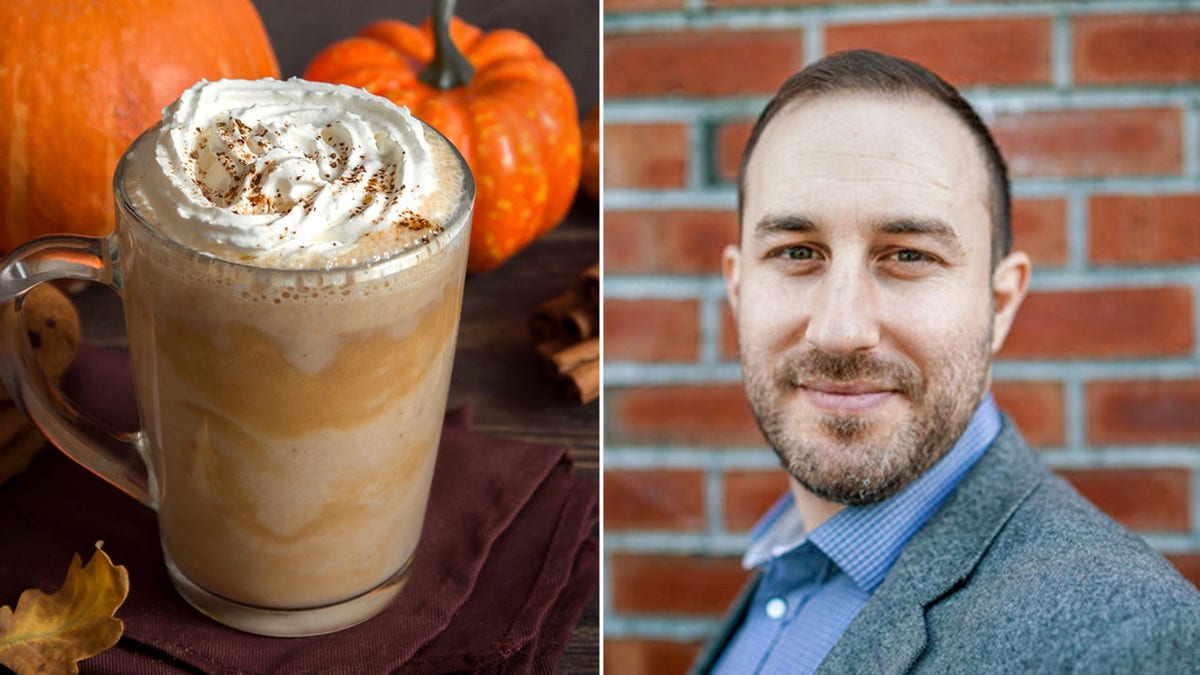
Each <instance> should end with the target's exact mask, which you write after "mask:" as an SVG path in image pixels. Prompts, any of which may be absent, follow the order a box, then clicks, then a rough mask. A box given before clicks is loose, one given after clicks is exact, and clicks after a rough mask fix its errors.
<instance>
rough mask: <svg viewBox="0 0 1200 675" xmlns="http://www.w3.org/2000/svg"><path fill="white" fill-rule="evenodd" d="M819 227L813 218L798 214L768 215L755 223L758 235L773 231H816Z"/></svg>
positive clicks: (755, 231) (755, 230)
mask: <svg viewBox="0 0 1200 675" xmlns="http://www.w3.org/2000/svg"><path fill="white" fill-rule="evenodd" d="M818 229H820V228H818V227H817V224H816V223H814V222H813V221H812V220H809V219H808V218H806V217H804V216H797V215H786V216H772V215H767V216H763V218H762V219H761V220H759V221H758V222H757V223H755V224H754V233H755V234H757V235H763V234H770V233H773V232H816V231H817V230H818Z"/></svg>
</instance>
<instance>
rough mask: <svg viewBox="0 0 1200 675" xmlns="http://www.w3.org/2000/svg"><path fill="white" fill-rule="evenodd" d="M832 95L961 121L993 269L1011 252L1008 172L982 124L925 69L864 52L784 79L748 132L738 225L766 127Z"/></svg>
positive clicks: (830, 58)
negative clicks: (986, 188)
mask: <svg viewBox="0 0 1200 675" xmlns="http://www.w3.org/2000/svg"><path fill="white" fill-rule="evenodd" d="M837 93H877V94H885V95H889V96H914V95H920V94H925V95H927V96H930V97H932V98H933V99H934V100H935V101H937V102H939V103H941V104H943V105H945V106H946V107H947V108H949V109H950V111H951V112H953V113H954V115H955V117H957V118H958V119H960V120H962V122H963V123H964V124H966V125H967V129H968V130H970V132H971V135H972V136H974V137H975V140H976V141H978V143H979V146H980V149H981V150H983V155H984V160H985V161H986V163H987V170H988V177H989V183H990V193H991V194H990V195H989V197H990V200H991V210H992V265H993V266H995V265H996V264H997V263H998V262H999V261H1000V260H1001V259H1002V258H1003V257H1004V256H1006V255H1008V253H1009V251H1011V250H1012V223H1011V213H1012V195H1011V193H1010V189H1009V182H1008V167H1007V165H1005V163H1004V157H1003V156H1001V154H1000V149H999V148H998V147H997V146H996V141H995V140H993V139H992V134H991V132H989V131H988V128H987V126H986V125H984V123H983V120H981V119H980V118H979V115H978V114H977V113H976V112H975V109H974V108H972V107H971V104H970V103H968V102H967V101H966V99H964V98H963V97H962V95H961V94H959V93H958V90H957V89H955V88H954V87H953V86H951V85H950V84H949V83H947V82H946V81H945V80H943V79H942V78H940V77H938V76H937V75H935V74H934V73H933V72H931V71H930V70H929V69H927V68H925V67H924V66H921V65H920V64H917V63H914V62H912V61H908V60H906V59H902V58H898V57H895V56H889V55H887V54H881V53H879V52H874V51H870V50H867V49H855V50H851V51H844V52H838V53H836V54H831V55H829V56H826V57H825V58H823V59H821V60H820V61H817V62H816V63H813V64H812V65H810V66H808V67H806V68H805V69H804V70H801V71H800V72H798V73H796V74H795V75H793V76H791V77H790V78H788V81H787V82H784V83H783V86H782V87H780V88H779V91H778V92H776V94H775V97H774V98H772V99H771V101H770V102H769V103H767V107H766V108H764V109H763V111H762V113H761V114H760V115H759V116H758V120H757V121H756V122H755V123H754V128H753V129H752V130H751V131H750V139H749V140H748V141H746V149H745V150H744V151H743V152H742V163H741V166H740V167H739V168H738V220H739V221H740V220H741V217H742V207H743V205H744V203H745V193H746V165H747V164H748V163H749V162H750V155H751V154H752V153H753V152H754V147H755V146H756V145H757V144H758V139H759V136H761V135H762V132H763V129H765V128H766V126H767V124H768V123H769V122H770V121H771V120H772V119H773V118H774V117H775V115H776V114H778V113H779V111H780V110H782V109H783V108H784V106H786V105H787V104H788V103H790V102H792V101H794V100H796V99H798V98H801V97H805V96H813V97H815V96H821V95H824V94H837Z"/></svg>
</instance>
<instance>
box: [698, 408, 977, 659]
mask: <svg viewBox="0 0 1200 675" xmlns="http://www.w3.org/2000/svg"><path fill="white" fill-rule="evenodd" d="M999 433H1000V412H999V410H997V408H996V403H995V401H994V400H993V398H992V396H991V394H990V393H989V394H988V395H987V396H986V397H985V398H984V400H983V402H982V403H980V404H979V408H978V409H977V410H976V411H975V414H974V415H973V416H972V417H971V421H970V422H969V423H968V424H967V428H966V429H965V430H964V431H963V433H962V436H960V437H959V439H958V441H957V442H956V443H955V444H954V447H953V448H951V449H950V452H949V453H947V454H946V456H945V457H943V458H942V459H941V460H939V461H938V462H937V463H936V464H934V465H933V467H932V468H930V469H929V470H928V471H926V472H925V473H924V474H923V475H922V476H921V477H920V478H918V479H917V480H915V481H913V483H912V484H910V485H909V486H908V487H906V488H904V489H903V490H901V491H900V492H898V493H896V494H895V495H892V496H891V497H889V498H887V499H885V500H883V501H881V502H878V503H875V504H867V505H863V506H848V507H846V508H844V509H842V510H841V511H839V512H838V513H837V514H835V515H834V516H833V517H832V518H830V519H829V520H827V521H825V522H824V523H822V524H821V526H820V527H818V528H817V529H815V530H813V531H812V532H811V533H806V532H805V531H804V524H803V523H802V522H801V520H800V514H799V512H797V510H796V509H795V507H794V504H793V502H792V495H791V493H790V492H789V493H788V494H786V495H785V496H784V497H783V498H782V499H780V500H779V502H777V503H776V504H775V506H773V507H772V508H771V510H770V511H769V512H768V513H767V515H765V516H764V517H763V518H762V520H760V521H759V523H758V524H757V525H756V526H755V527H754V530H753V531H752V532H751V535H750V547H749V549H747V551H746V555H745V557H744V558H743V559H742V564H743V566H744V567H746V568H747V569H752V568H755V567H761V568H762V570H761V578H760V581H759V584H758V588H757V589H756V591H755V594H754V597H753V598H752V600H751V602H750V606H749V608H748V610H747V613H746V617H745V619H744V620H743V621H742V624H741V626H740V627H739V628H738V629H737V632H736V633H735V634H734V636H733V638H732V639H731V640H730V641H729V644H728V645H727V646H726V649H725V652H724V653H723V654H722V655H721V658H720V660H719V661H718V662H717V667H716V669H715V670H714V672H716V673H722V674H725V673H736V674H742V673H760V672H761V673H812V672H814V671H815V670H816V669H817V667H818V666H820V665H821V661H823V660H824V659H825V656H826V655H827V654H829V651H830V650H832V649H833V646H834V645H835V644H837V641H838V640H839V639H840V638H841V637H842V633H844V632H845V631H846V628H847V627H849V626H850V622H852V621H854V617H856V616H858V612H859V610H861V609H862V608H863V605H865V604H867V600H869V599H870V598H871V593H873V592H874V591H875V589H876V588H877V587H878V586H879V584H880V583H882V582H883V578H884V577H885V576H887V573H888V570H890V569H891V568H892V564H893V563H895V562H896V558H898V557H900V552H901V551H903V550H904V546H905V544H907V543H908V540H909V539H911V538H912V536H913V535H914V534H916V532H917V530H919V529H921V526H922V525H924V524H925V522H926V521H927V520H929V517H930V516H932V515H933V513H934V512H935V511H937V509H938V507H939V506H941V504H942V502H943V501H944V500H945V499H946V497H947V496H948V495H949V494H950V493H951V492H952V491H953V490H954V488H955V487H956V486H957V485H958V483H959V481H960V480H962V477H963V476H965V475H966V473H967V471H968V470H969V469H970V468H971V466H972V465H974V464H975V460H977V459H979V458H980V457H981V456H983V453H984V452H985V451H986V450H987V449H988V447H989V446H990V445H991V444H992V441H994V440H995V439H996V436H997V435H998V434H999Z"/></svg>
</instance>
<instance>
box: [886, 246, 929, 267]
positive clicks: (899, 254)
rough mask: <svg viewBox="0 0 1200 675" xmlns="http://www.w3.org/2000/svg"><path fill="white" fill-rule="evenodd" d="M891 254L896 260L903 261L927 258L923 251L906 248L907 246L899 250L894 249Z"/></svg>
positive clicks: (925, 259) (909, 261) (923, 260)
mask: <svg viewBox="0 0 1200 675" xmlns="http://www.w3.org/2000/svg"><path fill="white" fill-rule="evenodd" d="M892 255H894V256H895V257H896V260H897V261H898V262H903V263H916V262H925V261H927V260H929V257H928V256H926V255H925V254H924V253H921V252H920V251H914V250H912V249H907V248H906V249H902V250H900V251H896V252H895V253H893V254H892Z"/></svg>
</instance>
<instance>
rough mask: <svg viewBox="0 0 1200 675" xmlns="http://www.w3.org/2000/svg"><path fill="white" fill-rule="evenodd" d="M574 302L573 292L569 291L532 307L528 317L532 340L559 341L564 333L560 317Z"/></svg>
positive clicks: (572, 290)
mask: <svg viewBox="0 0 1200 675" xmlns="http://www.w3.org/2000/svg"><path fill="white" fill-rule="evenodd" d="M575 300H576V296H575V291H574V289H571V290H568V291H563V292H562V293H559V294H558V295H556V296H554V297H553V298H550V299H549V300H547V301H545V302H543V303H542V304H540V305H538V306H537V307H534V308H533V313H532V314H530V316H529V332H530V333H532V334H533V339H534V340H536V341H538V342H543V341H545V340H557V339H561V338H562V336H563V334H564V332H565V331H564V330H563V323H562V317H563V316H564V315H565V314H566V313H567V310H569V309H570V308H571V307H572V306H573V305H574V304H575Z"/></svg>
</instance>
